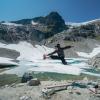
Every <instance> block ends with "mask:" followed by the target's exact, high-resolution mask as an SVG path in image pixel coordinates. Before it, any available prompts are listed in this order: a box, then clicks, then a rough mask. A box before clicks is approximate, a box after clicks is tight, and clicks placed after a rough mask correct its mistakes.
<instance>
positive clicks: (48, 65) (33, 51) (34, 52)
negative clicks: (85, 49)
mask: <svg viewBox="0 0 100 100" xmlns="http://www.w3.org/2000/svg"><path fill="white" fill-rule="evenodd" d="M0 47H1V48H8V49H12V50H16V51H18V52H20V56H19V57H18V58H17V59H18V60H19V61H20V62H19V67H16V68H13V69H11V70H7V71H5V72H3V73H2V74H4V73H8V74H17V75H19V76H21V75H23V74H24V72H27V71H38V72H56V73H64V74H73V75H80V74H81V73H86V72H85V70H84V69H89V65H88V64H87V63H86V62H85V61H86V60H87V59H85V58H79V59H78V58H70V59H69V58H66V61H67V62H68V65H63V64H62V63H61V61H60V60H52V59H47V60H43V54H48V53H50V52H52V51H53V50H54V49H53V48H48V47H46V46H44V45H41V46H40V45H35V46H33V45H31V44H30V43H28V42H20V43H18V44H8V45H7V44H3V43H0ZM98 53H100V46H98V47H97V48H94V50H93V52H92V53H90V57H93V56H95V55H96V54H98ZM78 54H79V56H83V57H84V56H85V57H87V56H88V54H86V53H83V55H82V54H81V53H79V52H78ZM91 55H92V56H91ZM1 61H2V60H1ZM5 62H6V61H5ZM87 74H91V73H87ZM96 75H97V74H96ZM97 76H100V75H97Z"/></svg>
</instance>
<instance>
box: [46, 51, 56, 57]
mask: <svg viewBox="0 0 100 100" xmlns="http://www.w3.org/2000/svg"><path fill="white" fill-rule="evenodd" d="M55 53H56V50H55V51H53V52H51V53H49V54H48V55H47V56H51V55H53V54H55Z"/></svg>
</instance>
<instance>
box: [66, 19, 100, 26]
mask: <svg viewBox="0 0 100 100" xmlns="http://www.w3.org/2000/svg"><path fill="white" fill-rule="evenodd" d="M94 22H100V18H99V19H95V20H91V21H86V22H81V23H75V22H65V24H66V25H71V26H81V25H87V24H91V23H94Z"/></svg>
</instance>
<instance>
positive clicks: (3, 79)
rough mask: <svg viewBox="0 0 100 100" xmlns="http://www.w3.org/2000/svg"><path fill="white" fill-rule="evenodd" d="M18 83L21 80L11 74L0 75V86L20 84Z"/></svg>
mask: <svg viewBox="0 0 100 100" xmlns="http://www.w3.org/2000/svg"><path fill="white" fill-rule="evenodd" d="M20 82H21V78H19V77H18V76H17V75H12V74H3V75H0V86H4V85H11V84H13V83H20Z"/></svg>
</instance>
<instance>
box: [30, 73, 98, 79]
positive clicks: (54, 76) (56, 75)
mask: <svg viewBox="0 0 100 100" xmlns="http://www.w3.org/2000/svg"><path fill="white" fill-rule="evenodd" d="M32 75H33V78H38V79H40V80H42V81H46V80H55V81H61V80H82V79H83V78H84V77H87V78H88V79H89V80H95V79H97V78H98V77H96V76H90V75H84V74H82V75H69V74H59V73H49V72H45V73H35V72H33V73H32Z"/></svg>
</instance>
